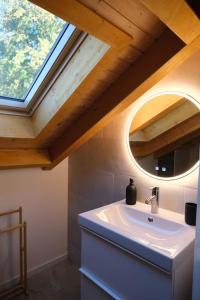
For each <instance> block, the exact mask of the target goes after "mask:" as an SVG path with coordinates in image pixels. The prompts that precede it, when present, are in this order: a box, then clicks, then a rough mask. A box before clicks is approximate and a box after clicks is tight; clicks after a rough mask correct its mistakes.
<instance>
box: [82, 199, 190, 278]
mask: <svg viewBox="0 0 200 300" xmlns="http://www.w3.org/2000/svg"><path fill="white" fill-rule="evenodd" d="M79 223H80V225H81V226H83V227H85V228H87V229H89V230H91V231H93V232H94V233H96V234H98V235H100V236H102V237H103V238H106V239H108V240H110V241H112V242H114V243H116V244H118V245H119V246H122V247H124V248H126V249H127V250H128V251H131V252H134V253H135V254H137V255H139V256H141V257H143V258H145V259H147V260H149V261H151V262H152V263H154V264H156V265H158V266H160V267H161V268H163V269H165V270H167V271H169V272H171V271H172V268H173V267H174V266H175V265H177V264H178V263H180V262H181V260H182V259H184V255H186V253H189V252H191V251H193V246H194V237H195V230H194V228H193V227H191V226H188V225H186V224H185V223H184V216H183V215H181V214H177V213H174V212H171V211H167V210H164V209H159V213H158V214H152V213H150V206H148V205H146V204H143V203H141V202H137V204H136V205H134V206H128V205H126V204H125V201H124V200H123V201H119V202H116V203H113V204H110V205H107V206H104V207H100V208H98V209H94V210H92V211H89V212H86V213H82V214H80V215H79Z"/></svg>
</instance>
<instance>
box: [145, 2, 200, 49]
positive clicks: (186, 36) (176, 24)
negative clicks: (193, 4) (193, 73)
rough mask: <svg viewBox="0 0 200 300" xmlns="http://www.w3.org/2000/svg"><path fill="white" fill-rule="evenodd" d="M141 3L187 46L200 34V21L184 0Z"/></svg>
mask: <svg viewBox="0 0 200 300" xmlns="http://www.w3.org/2000/svg"><path fill="white" fill-rule="evenodd" d="M141 2H142V3H143V4H144V5H145V6H146V8H148V9H149V10H150V11H151V12H152V13H153V14H154V15H156V16H157V17H158V18H159V19H160V20H161V21H162V22H163V23H164V24H165V25H166V26H168V27H169V28H170V29H171V30H172V31H173V32H174V33H175V34H177V36H178V37H179V38H180V39H181V40H182V41H184V42H185V43H186V44H189V43H191V42H192V41H193V40H194V39H195V38H196V37H197V36H199V34H200V21H199V19H198V17H197V16H196V15H195V13H194V12H193V10H192V9H191V8H190V6H189V5H188V4H187V3H186V2H185V1H184V0H170V1H169V0H161V1H158V0H141Z"/></svg>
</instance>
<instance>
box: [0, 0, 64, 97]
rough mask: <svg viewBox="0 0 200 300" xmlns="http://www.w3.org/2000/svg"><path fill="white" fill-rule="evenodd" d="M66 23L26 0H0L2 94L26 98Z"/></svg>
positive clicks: (0, 74)
mask: <svg viewBox="0 0 200 300" xmlns="http://www.w3.org/2000/svg"><path fill="white" fill-rule="evenodd" d="M65 26H66V22H64V21H63V20H61V19H60V18H58V17H56V16H54V15H52V14H50V13H49V12H46V11H45V10H43V9H41V8H39V7H38V6H36V5H34V4H32V3H30V2H28V1H27V0H0V96H2V97H10V98H15V100H16V99H18V100H19V101H23V100H24V99H25V97H26V94H27V92H28V91H29V89H30V87H31V85H32V83H33V82H34V79H35V78H36V76H37V74H38V73H39V72H40V70H41V68H42V66H43V64H44V62H45V60H46V59H47V57H48V55H49V53H50V52H51V50H52V48H53V47H54V45H55V43H56V42H57V40H58V39H59V36H60V35H61V32H62V31H63V28H64V27H65Z"/></svg>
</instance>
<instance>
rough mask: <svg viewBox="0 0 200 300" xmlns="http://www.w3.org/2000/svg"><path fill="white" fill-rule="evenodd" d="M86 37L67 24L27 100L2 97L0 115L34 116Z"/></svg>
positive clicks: (0, 97)
mask: <svg viewBox="0 0 200 300" xmlns="http://www.w3.org/2000/svg"><path fill="white" fill-rule="evenodd" d="M85 37H86V34H85V33H83V32H81V31H80V30H78V29H77V28H76V27H75V26H74V25H72V24H66V25H65V26H64V27H63V30H62V31H61V33H60V35H59V36H58V38H57V40H56V41H55V43H54V45H53V47H52V49H51V51H50V52H49V54H48V55H47V57H46V59H45V61H44V62H43V64H42V66H41V68H40V69H39V71H38V73H37V75H36V77H35V79H34V81H33V82H32V84H31V86H30V88H29V89H28V91H27V93H26V96H25V99H24V100H22V99H17V98H11V97H4V96H0V113H10V114H11V113H13V114H22V115H32V114H33V112H34V111H35V109H36V108H37V107H38V105H39V104H40V103H41V101H42V99H43V98H44V95H45V94H46V93H47V92H48V90H49V89H50V88H51V86H52V84H53V83H54V82H55V80H56V78H58V76H59V74H60V73H61V71H62V70H63V67H64V66H66V64H67V63H68V62H69V60H70V59H71V57H72V56H73V54H74V52H75V51H76V50H77V48H78V47H79V46H80V44H81V43H82V41H83V40H84V39H85Z"/></svg>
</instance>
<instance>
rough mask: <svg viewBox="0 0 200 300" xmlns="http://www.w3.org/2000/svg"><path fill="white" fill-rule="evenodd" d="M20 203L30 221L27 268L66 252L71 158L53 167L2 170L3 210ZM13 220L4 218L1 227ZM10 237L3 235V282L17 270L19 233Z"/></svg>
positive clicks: (0, 247) (0, 270)
mask: <svg viewBox="0 0 200 300" xmlns="http://www.w3.org/2000/svg"><path fill="white" fill-rule="evenodd" d="M19 206H22V208H23V216H24V220H26V221H27V223H28V269H29V270H31V269H35V268H37V267H39V266H40V265H43V264H45V263H47V262H48V261H51V260H54V259H56V258H59V257H61V256H63V255H66V252H67V231H68V230H67V222H68V221H67V211H68V161H67V160H65V161H63V162H62V163H61V164H59V165H58V166H57V167H56V168H55V169H53V170H51V171H42V170H41V169H33V168H31V169H18V170H17V169H16V170H3V171H0V212H4V211H7V210H10V209H16V208H18V207H19ZM10 221H13V222H15V221H16V220H14V219H12V220H10ZM10 221H9V219H8V218H5V217H4V218H3V219H2V218H1V220H0V228H3V227H4V226H5V225H8V224H9V222H10ZM7 237H8V238H6V235H4V236H0V282H3V281H5V280H7V279H9V278H12V277H13V276H14V275H16V273H17V270H18V267H17V264H16V262H17V261H18V242H17V240H18V238H17V237H18V236H17V233H15V234H13V235H12V238H11V235H7Z"/></svg>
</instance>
